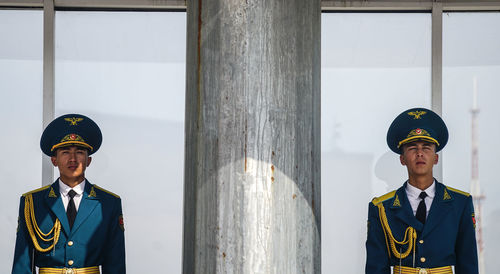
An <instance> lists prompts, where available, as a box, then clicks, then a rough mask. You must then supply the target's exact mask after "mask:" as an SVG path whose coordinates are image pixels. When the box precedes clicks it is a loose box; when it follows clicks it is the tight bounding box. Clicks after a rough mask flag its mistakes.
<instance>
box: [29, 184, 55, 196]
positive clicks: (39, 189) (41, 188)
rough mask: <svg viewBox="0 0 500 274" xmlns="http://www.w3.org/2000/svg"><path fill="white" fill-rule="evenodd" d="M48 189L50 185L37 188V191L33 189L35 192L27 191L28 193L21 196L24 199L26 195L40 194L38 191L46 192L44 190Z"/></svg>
mask: <svg viewBox="0 0 500 274" xmlns="http://www.w3.org/2000/svg"><path fill="white" fill-rule="evenodd" d="M49 187H50V185H46V186H42V187H40V188H37V189H35V190H32V191H29V192H26V193H24V194H23V196H24V197H26V195H28V194H33V193H36V192H40V191H42V190H46V189H47V188H49Z"/></svg>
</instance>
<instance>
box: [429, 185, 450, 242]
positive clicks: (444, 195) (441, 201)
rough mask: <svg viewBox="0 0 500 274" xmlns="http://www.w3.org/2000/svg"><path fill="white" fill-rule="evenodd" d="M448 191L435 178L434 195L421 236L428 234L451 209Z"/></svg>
mask: <svg viewBox="0 0 500 274" xmlns="http://www.w3.org/2000/svg"><path fill="white" fill-rule="evenodd" d="M451 195H452V194H451V193H450V191H447V190H446V188H445V187H444V185H443V184H440V183H439V182H437V180H436V195H435V196H434V199H433V201H432V205H431V209H430V210H429V215H428V216H427V220H426V221H425V226H424V231H423V233H422V236H423V237H425V235H427V234H429V232H431V231H432V230H433V229H434V228H435V227H436V226H437V225H438V224H439V223H440V222H441V221H442V220H444V219H445V218H444V216H446V214H448V212H449V211H450V210H451V208H452V205H451V203H450V202H451V201H452V200H453V196H451Z"/></svg>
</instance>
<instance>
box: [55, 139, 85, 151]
mask: <svg viewBox="0 0 500 274" xmlns="http://www.w3.org/2000/svg"><path fill="white" fill-rule="evenodd" d="M68 145H78V146H82V147H86V148H88V149H90V151H93V150H94V148H93V147H92V146H91V145H89V144H87V143H85V142H80V141H68V142H62V143H59V144H55V145H53V146H52V148H51V149H50V151H54V149H56V148H59V147H66V146H68Z"/></svg>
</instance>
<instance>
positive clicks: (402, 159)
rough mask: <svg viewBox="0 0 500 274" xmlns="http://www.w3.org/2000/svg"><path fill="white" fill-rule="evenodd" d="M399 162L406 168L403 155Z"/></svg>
mask: <svg viewBox="0 0 500 274" xmlns="http://www.w3.org/2000/svg"><path fill="white" fill-rule="evenodd" d="M399 161H400V162H401V165H403V166H406V163H405V159H404V157H403V154H399Z"/></svg>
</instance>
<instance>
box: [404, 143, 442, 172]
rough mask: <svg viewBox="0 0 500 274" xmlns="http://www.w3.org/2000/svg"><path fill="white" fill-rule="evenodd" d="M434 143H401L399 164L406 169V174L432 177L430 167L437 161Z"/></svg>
mask: <svg viewBox="0 0 500 274" xmlns="http://www.w3.org/2000/svg"><path fill="white" fill-rule="evenodd" d="M438 158H439V156H438V155H437V154H436V145H435V144H433V143H428V142H424V141H416V142H412V143H408V144H405V145H403V148H402V154H401V155H400V156H399V160H400V161H401V164H402V165H404V166H406V168H407V169H408V176H409V177H410V178H413V177H421V176H430V177H432V168H433V167H434V165H435V164H437V163H438Z"/></svg>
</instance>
